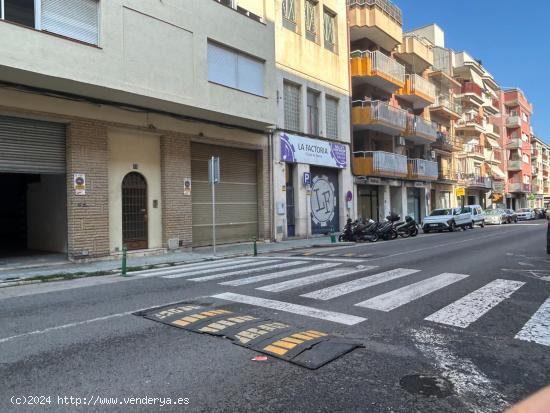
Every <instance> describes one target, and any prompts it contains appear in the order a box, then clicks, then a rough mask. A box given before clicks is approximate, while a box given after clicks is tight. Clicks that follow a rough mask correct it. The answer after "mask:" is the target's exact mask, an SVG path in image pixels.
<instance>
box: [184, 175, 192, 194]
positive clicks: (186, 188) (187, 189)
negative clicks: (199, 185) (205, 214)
mask: <svg viewBox="0 0 550 413" xmlns="http://www.w3.org/2000/svg"><path fill="white" fill-rule="evenodd" d="M183 195H191V178H185V179H184V180H183Z"/></svg>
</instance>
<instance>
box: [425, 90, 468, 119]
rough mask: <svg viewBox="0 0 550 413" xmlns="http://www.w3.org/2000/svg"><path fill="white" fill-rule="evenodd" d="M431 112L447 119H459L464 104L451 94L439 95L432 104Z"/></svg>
mask: <svg viewBox="0 0 550 413" xmlns="http://www.w3.org/2000/svg"><path fill="white" fill-rule="evenodd" d="M430 112H431V113H433V114H434V115H438V116H441V117H444V118H446V119H451V120H458V119H460V116H462V106H461V105H460V103H458V102H456V101H455V100H454V99H453V98H451V97H450V96H447V95H439V96H436V97H435V102H434V103H433V105H432V106H430Z"/></svg>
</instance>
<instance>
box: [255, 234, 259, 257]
mask: <svg viewBox="0 0 550 413" xmlns="http://www.w3.org/2000/svg"><path fill="white" fill-rule="evenodd" d="M257 242H258V240H257V239H256V237H254V256H255V257H257V256H258V245H257Z"/></svg>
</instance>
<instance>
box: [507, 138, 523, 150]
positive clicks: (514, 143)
mask: <svg viewBox="0 0 550 413" xmlns="http://www.w3.org/2000/svg"><path fill="white" fill-rule="evenodd" d="M521 148H523V141H522V140H521V139H520V138H511V139H510V140H508V143H507V144H506V149H521Z"/></svg>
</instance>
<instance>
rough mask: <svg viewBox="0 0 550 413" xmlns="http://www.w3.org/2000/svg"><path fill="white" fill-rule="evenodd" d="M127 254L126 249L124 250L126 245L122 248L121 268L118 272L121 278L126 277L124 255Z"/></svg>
mask: <svg viewBox="0 0 550 413" xmlns="http://www.w3.org/2000/svg"><path fill="white" fill-rule="evenodd" d="M127 253H128V248H126V245H125V246H124V247H122V268H121V271H120V275H122V276H123V277H126V254H127Z"/></svg>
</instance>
